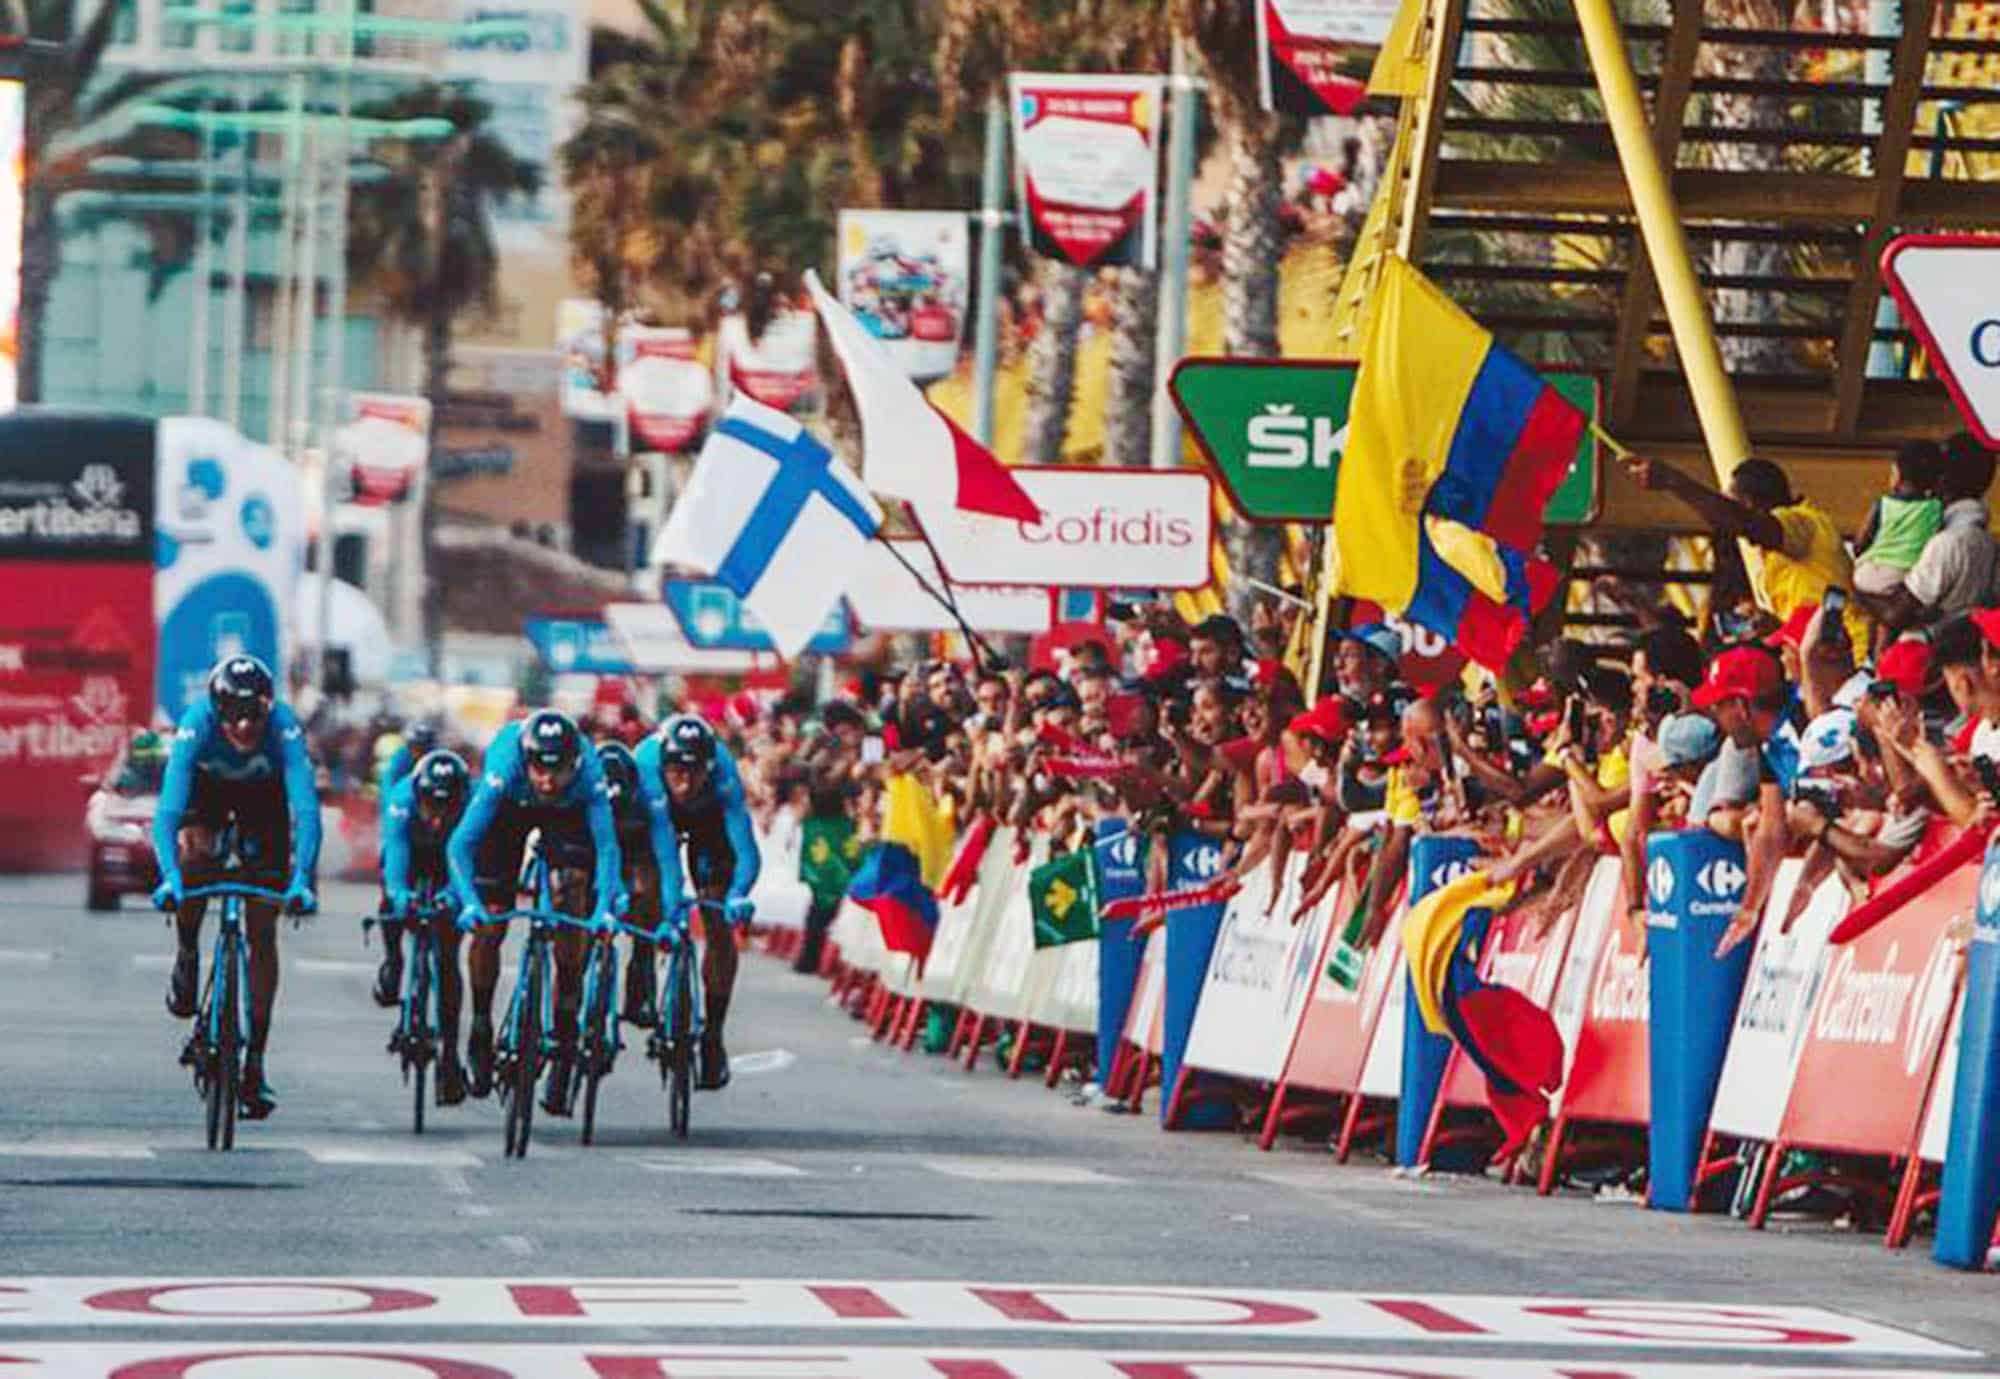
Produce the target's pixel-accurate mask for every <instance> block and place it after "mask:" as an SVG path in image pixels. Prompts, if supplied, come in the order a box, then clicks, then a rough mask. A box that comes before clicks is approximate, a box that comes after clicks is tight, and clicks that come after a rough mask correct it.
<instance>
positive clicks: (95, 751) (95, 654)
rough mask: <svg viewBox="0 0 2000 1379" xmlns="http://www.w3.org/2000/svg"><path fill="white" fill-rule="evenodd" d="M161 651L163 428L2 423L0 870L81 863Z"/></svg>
mask: <svg viewBox="0 0 2000 1379" xmlns="http://www.w3.org/2000/svg"><path fill="white" fill-rule="evenodd" d="M153 655H154V634H153V423H152V422H150V421H144V420H140V419H138V418H130V417H117V416H102V417H89V416H79V415H77V414H74V413H68V414H63V415H60V416H44V415H36V414H33V413H28V414H22V413H15V414H14V415H11V416H6V417H0V772H4V773H5V775H6V778H7V781H8V788H7V789H6V790H5V791H0V871H22V870H42V869H50V868H61V867H68V866H74V865H77V864H79V863H81V861H82V860H83V857H84V854H85V837H84V830H83V808H84V802H85V801H86V800H87V799H88V798H89V795H90V787H89V786H88V785H87V784H85V782H84V777H86V776H88V775H91V774H93V773H95V772H98V771H101V770H102V769H103V768H104V766H105V765H106V763H107V762H108V761H109V760H110V758H111V756H112V754H113V753H115V752H116V751H117V749H118V746H119V744H120V743H121V742H122V741H123V740H124V739H125V738H126V737H127V736H129V735H130V733H131V732H132V731H133V730H134V729H135V728H137V727H140V726H143V725H144V724H145V723H146V722H147V720H148V719H149V718H150V717H151V712H152V703H153Z"/></svg>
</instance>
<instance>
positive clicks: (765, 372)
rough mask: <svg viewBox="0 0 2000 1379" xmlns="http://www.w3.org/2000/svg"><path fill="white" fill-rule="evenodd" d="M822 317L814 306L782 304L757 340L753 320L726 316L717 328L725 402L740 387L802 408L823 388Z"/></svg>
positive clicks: (782, 407)
mask: <svg viewBox="0 0 2000 1379" xmlns="http://www.w3.org/2000/svg"><path fill="white" fill-rule="evenodd" d="M818 332H819V317H818V316H817V315H815V314H814V313H813V312H811V311H800V310H795V309H794V310H781V311H779V312H778V314H777V315H775V316H773V317H772V318H771V323H770V324H769V325H768V326H766V327H765V328H764V333H763V335H762V336H760V337H758V339H757V341H756V343H754V344H753V343H751V340H750V323H749V321H748V320H747V319H746V318H745V317H744V316H743V315H742V314H741V313H738V314H736V315H733V316H725V317H723V318H722V324H721V325H720V326H719V327H717V331H716V344H715V353H716V377H717V380H718V382H726V385H727V386H725V387H719V388H718V389H717V391H718V392H719V393H720V394H721V405H727V403H728V400H729V395H730V394H731V393H732V392H734V391H735V390H737V389H741V390H742V391H743V392H746V393H748V394H750V396H751V397H753V398H755V399H756V400H757V401H759V402H761V403H763V404H764V405H765V406H766V407H775V408H777V409H778V410H779V411H781V412H797V411H800V410H802V409H803V408H805V407H806V406H807V405H808V404H810V403H811V401H812V400H813V398H814V397H815V396H816V395H817V394H818V392H819V372H818V363H817V361H816V359H815V357H814V352H815V350H816V349H817V348H818V344H817V342H818V339H819V334H818Z"/></svg>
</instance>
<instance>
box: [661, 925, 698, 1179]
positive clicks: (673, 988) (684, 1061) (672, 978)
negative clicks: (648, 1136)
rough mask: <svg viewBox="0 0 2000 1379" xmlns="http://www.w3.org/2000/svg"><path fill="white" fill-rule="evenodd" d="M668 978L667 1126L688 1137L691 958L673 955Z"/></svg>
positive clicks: (691, 1090) (691, 1088)
mask: <svg viewBox="0 0 2000 1379" xmlns="http://www.w3.org/2000/svg"><path fill="white" fill-rule="evenodd" d="M672 967H673V970H672V972H671V973H670V974H669V976H668V981H669V983H670V985H669V987H668V990H669V993H670V995H669V999H668V1007H669V1009H668V1024H667V1047H668V1050H669V1052H668V1055H667V1057H668V1061H669V1067H670V1073H671V1076H670V1077H669V1078H668V1084H667V1125H668V1128H670V1129H671V1130H672V1131H673V1133H674V1138H675V1139H678V1140H684V1139H686V1138H687V1137H688V1120H689V1116H690V1113H691V1112H692V1109H693V1105H694V958H693V957H692V956H691V955H690V954H689V953H688V952H687V951H686V950H685V949H683V950H681V951H678V952H676V953H675V954H674V961H673V964H672Z"/></svg>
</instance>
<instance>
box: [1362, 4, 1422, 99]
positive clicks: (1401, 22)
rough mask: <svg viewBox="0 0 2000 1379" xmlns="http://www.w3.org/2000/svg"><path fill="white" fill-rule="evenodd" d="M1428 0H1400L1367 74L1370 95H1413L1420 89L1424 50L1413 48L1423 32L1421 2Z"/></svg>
mask: <svg viewBox="0 0 2000 1379" xmlns="http://www.w3.org/2000/svg"><path fill="white" fill-rule="evenodd" d="M1427 3H1429V0H1403V3H1402V4H1401V5H1399V6H1398V7H1397V8H1396V17H1395V18H1394V19H1393V20H1391V21H1390V23H1389V36H1388V37H1387V38H1385V39H1383V40H1382V51H1381V52H1379V53H1377V54H1376V55H1375V67H1374V70H1373V71H1371V72H1369V74H1368V94H1369V95H1371V96H1414V95H1416V94H1417V92H1419V91H1421V90H1422V89H1423V84H1424V54H1423V53H1421V52H1418V51H1416V43H1417V38H1418V36H1419V35H1420V34H1421V33H1422V32H1423V18H1424V6H1425V5H1426V4H1427Z"/></svg>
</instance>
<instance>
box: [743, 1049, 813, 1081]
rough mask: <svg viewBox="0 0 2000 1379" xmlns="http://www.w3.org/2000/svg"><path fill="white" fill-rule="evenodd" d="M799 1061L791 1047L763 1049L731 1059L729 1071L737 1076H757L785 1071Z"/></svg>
mask: <svg viewBox="0 0 2000 1379" xmlns="http://www.w3.org/2000/svg"><path fill="white" fill-rule="evenodd" d="M798 1061H799V1060H798V1056H797V1055H796V1054H794V1053H793V1052H792V1051H791V1050H790V1049H762V1050H760V1051H758V1052H756V1053H740V1054H738V1055H736V1057H734V1058H732V1059H730V1060H729V1071H730V1072H731V1073H732V1074H733V1075H735V1076H737V1077H755V1076H757V1075H758V1074H759V1073H776V1072H783V1071H784V1070H785V1069H786V1068H789V1067H791V1066H792V1064H794V1063H796V1062H798Z"/></svg>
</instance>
